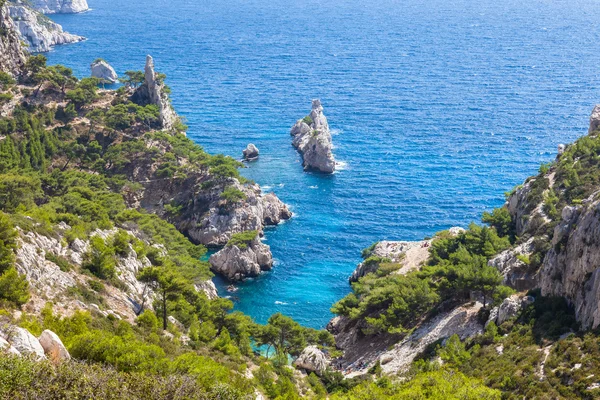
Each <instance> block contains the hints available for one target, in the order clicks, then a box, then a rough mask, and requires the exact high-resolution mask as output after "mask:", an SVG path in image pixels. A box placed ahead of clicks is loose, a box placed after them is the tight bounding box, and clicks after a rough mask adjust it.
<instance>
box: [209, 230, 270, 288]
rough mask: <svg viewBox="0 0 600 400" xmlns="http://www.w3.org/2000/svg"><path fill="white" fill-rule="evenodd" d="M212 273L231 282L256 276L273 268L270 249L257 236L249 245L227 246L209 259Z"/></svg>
mask: <svg viewBox="0 0 600 400" xmlns="http://www.w3.org/2000/svg"><path fill="white" fill-rule="evenodd" d="M209 262H210V265H211V268H212V270H213V271H214V272H216V273H218V274H221V275H223V276H224V277H226V278H227V279H229V280H231V281H239V280H242V279H244V278H249V277H255V276H258V275H259V274H260V273H261V272H262V271H269V270H270V269H271V268H272V267H273V255H272V254H271V249H270V248H269V246H267V245H266V244H264V243H262V242H261V241H260V238H259V237H258V235H257V236H256V237H255V238H254V239H253V240H252V241H251V242H249V243H243V244H239V245H236V244H228V245H227V246H225V247H224V248H223V249H221V250H220V251H218V252H217V253H215V254H213V255H212V256H211V257H210V259H209Z"/></svg>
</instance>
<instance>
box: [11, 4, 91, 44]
mask: <svg viewBox="0 0 600 400" xmlns="http://www.w3.org/2000/svg"><path fill="white" fill-rule="evenodd" d="M8 8H9V12H10V17H11V18H12V20H13V21H14V24H15V26H16V28H17V30H18V31H19V33H20V34H21V37H22V38H23V40H24V41H25V42H26V43H27V44H28V45H29V50H30V51H33V52H47V51H50V50H52V48H53V47H54V46H56V45H61V44H67V43H76V42H81V41H83V40H85V38H84V37H83V36H77V35H72V34H70V33H67V32H64V31H63V29H62V26H60V25H59V24H57V23H55V22H53V21H52V20H50V19H49V18H48V17H46V16H44V15H43V14H41V13H39V12H37V11H35V10H33V9H31V8H29V7H28V6H26V5H25V4H10V5H9V7H8Z"/></svg>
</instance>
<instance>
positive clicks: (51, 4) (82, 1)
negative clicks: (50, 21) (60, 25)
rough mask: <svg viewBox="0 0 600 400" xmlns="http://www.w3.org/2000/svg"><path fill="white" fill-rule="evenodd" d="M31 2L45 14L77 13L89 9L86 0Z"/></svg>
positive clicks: (32, 0)
mask: <svg viewBox="0 0 600 400" xmlns="http://www.w3.org/2000/svg"><path fill="white" fill-rule="evenodd" d="M30 3H31V6H32V7H33V8H35V9H36V10H38V11H39V12H41V13H44V14H76V13H80V12H84V11H87V10H89V6H88V3H87V1H86V0H30Z"/></svg>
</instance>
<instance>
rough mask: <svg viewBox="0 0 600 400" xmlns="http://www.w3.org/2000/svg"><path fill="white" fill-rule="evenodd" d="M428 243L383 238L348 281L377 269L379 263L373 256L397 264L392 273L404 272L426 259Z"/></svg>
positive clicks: (414, 267)
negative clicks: (394, 240)
mask: <svg viewBox="0 0 600 400" xmlns="http://www.w3.org/2000/svg"><path fill="white" fill-rule="evenodd" d="M430 244H431V240H423V241H420V242H393V241H387V240H384V241H382V242H379V243H377V244H376V245H375V247H373V249H372V250H371V251H370V254H369V257H368V258H367V259H366V260H365V261H363V262H362V263H360V264H359V265H358V267H356V269H355V270H354V272H353V273H352V275H351V276H350V282H356V281H358V280H359V279H360V278H362V277H363V276H365V275H367V274H369V273H372V272H375V271H377V269H378V268H379V265H380V264H379V262H378V261H377V260H375V259H374V258H373V257H376V258H378V259H385V260H386V261H387V262H390V263H394V264H399V266H398V269H396V271H394V273H397V274H406V273H407V272H409V271H412V270H413V269H416V268H418V267H419V266H420V265H422V264H423V263H425V262H426V261H427V258H428V257H429V245H430Z"/></svg>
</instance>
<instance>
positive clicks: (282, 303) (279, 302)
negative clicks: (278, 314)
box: [275, 300, 288, 306]
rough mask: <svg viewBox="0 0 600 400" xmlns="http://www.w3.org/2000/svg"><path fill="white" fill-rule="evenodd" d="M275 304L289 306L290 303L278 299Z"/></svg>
mask: <svg viewBox="0 0 600 400" xmlns="http://www.w3.org/2000/svg"><path fill="white" fill-rule="evenodd" d="M275 304H278V305H281V306H287V305H288V303H285V302H283V301H279V300H277V301H276V302H275Z"/></svg>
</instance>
